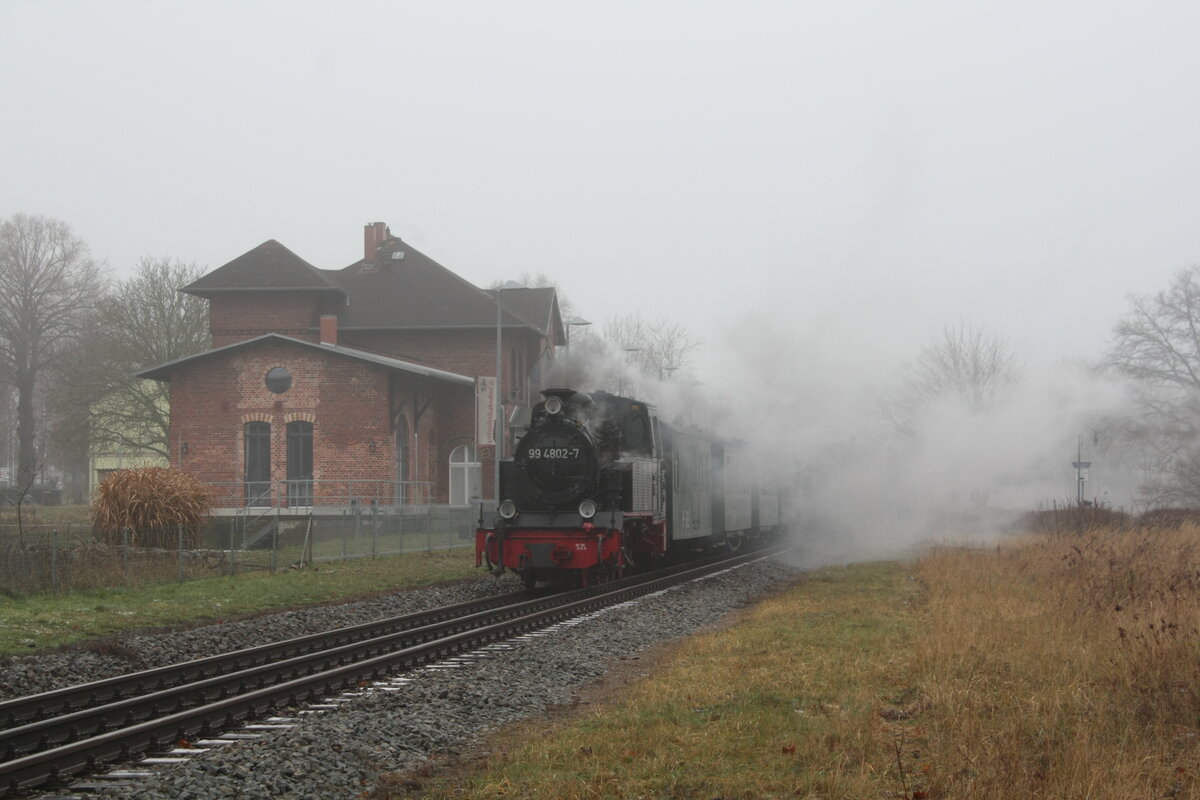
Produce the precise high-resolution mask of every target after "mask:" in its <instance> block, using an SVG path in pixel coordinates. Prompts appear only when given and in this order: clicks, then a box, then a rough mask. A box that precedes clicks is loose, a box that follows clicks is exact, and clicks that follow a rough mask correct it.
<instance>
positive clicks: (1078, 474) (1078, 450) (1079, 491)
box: [1071, 428, 1100, 506]
mask: <svg viewBox="0 0 1200 800" xmlns="http://www.w3.org/2000/svg"><path fill="white" fill-rule="evenodd" d="M1084 431H1085V432H1086V431H1091V432H1092V446H1093V447H1095V446H1096V442H1098V441H1099V440H1100V434H1098V433H1096V429H1095V428H1084ZM1071 466H1073V467H1075V485H1076V488H1075V502H1076V503H1077V504H1078V505H1080V506H1082V505H1083V485H1084V484H1085V483H1087V479H1088V469H1089V468H1090V467H1091V466H1092V462H1090V461H1084V460H1083V434H1082V433H1080V434H1079V441H1078V442H1077V443H1076V446H1075V461H1073V462H1072V463H1071Z"/></svg>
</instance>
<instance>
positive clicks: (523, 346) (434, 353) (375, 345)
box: [338, 328, 543, 403]
mask: <svg viewBox="0 0 1200 800" xmlns="http://www.w3.org/2000/svg"><path fill="white" fill-rule="evenodd" d="M542 341H543V340H542V338H541V337H540V336H538V335H537V334H535V333H533V332H532V331H528V330H521V331H514V330H507V331H505V332H504V336H503V340H502V343H501V360H502V366H501V382H502V390H501V394H502V396H503V397H504V399H505V401H506V402H508V401H510V400H512V399H513V395H512V394H511V392H512V387H511V386H510V383H511V381H510V377H509V376H510V368H511V361H512V357H513V351H514V350H517V349H520V350H522V351H523V352H524V359H523V363H524V366H525V370H524V372H525V375H526V376H528V373H529V371H530V370H531V369H532V368H533V365H534V363H536V361H537V359H538V356H539V355H540V349H539V348H540V344H541V342H542ZM338 343H339V344H341V345H344V346H345V347H353V348H357V349H360V350H367V351H369V352H372V353H380V354H381V355H386V356H391V357H392V358H399V359H402V360H404V361H412V362H414V363H416V364H423V365H425V366H430V367H436V368H437V369H444V370H446V371H447V372H454V373H457V374H459V375H467V376H468V377H472V378H476V377H479V376H486V377H491V376H494V375H495V374H496V331H495V329H486V330H485V329H482V328H481V329H477V330H441V331H437V330H430V331H351V330H343V331H339V332H338ZM530 394H531V390H530V388H529V386H528V383H527V381H526V383H525V385H522V386H518V387H517V392H516V399H517V400H518V401H519V402H522V403H528V402H530Z"/></svg>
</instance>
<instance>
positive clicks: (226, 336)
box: [208, 292, 319, 348]
mask: <svg viewBox="0 0 1200 800" xmlns="http://www.w3.org/2000/svg"><path fill="white" fill-rule="evenodd" d="M317 300H318V295H317V294H316V293H315V292H247V293H244V294H232V293H231V294H219V295H217V296H215V297H212V298H210V299H209V301H208V329H209V333H211V334H212V346H213V348H217V347H224V346H225V345H227V344H233V343H234V342H241V341H245V340H246V339H253V338H254V337H256V336H262V335H263V334H265V333H281V334H283V335H284V336H292V337H294V338H297V339H305V340H308V341H314V342H315V341H316V340H317V337H316V334H315V332H312V333H310V332H309V328H312V327H315V326H316V325H317V319H318V316H319V315H318V305H317Z"/></svg>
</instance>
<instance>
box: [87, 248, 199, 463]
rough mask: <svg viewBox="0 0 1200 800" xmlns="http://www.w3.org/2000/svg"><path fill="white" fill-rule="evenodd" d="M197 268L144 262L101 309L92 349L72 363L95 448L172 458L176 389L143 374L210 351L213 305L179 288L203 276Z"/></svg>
mask: <svg viewBox="0 0 1200 800" xmlns="http://www.w3.org/2000/svg"><path fill="white" fill-rule="evenodd" d="M204 272H205V270H204V269H203V268H202V267H199V266H197V265H196V264H187V263H183V262H180V261H173V260H171V259H170V258H162V257H159V258H151V257H145V258H143V259H142V260H141V262H140V263H139V264H138V268H137V272H136V273H135V274H134V275H133V276H132V277H130V278H128V279H126V280H123V281H121V282H120V283H118V284H117V286H116V288H115V291H113V292H112V293H111V294H109V295H107V296H105V297H104V298H103V300H102V301H101V302H100V303H99V306H98V308H97V309H96V314H95V316H94V318H93V320H92V325H91V330H90V333H89V336H88V337H87V343H86V345H85V346H83V347H80V348H78V349H76V351H75V352H74V356H73V358H72V359H71V363H70V366H69V371H70V374H71V375H72V379H71V381H70V386H71V393H72V395H73V400H74V405H75V406H76V407H77V409H78V414H77V418H78V419H83V420H86V427H87V438H88V442H89V444H90V445H91V446H93V447H95V446H103V447H111V448H115V449H118V450H132V451H138V450H149V451H153V452H156V453H158V454H160V455H163V456H169V455H170V450H169V448H168V445H167V434H168V432H169V422H170V413H169V387H168V386H167V385H166V384H164V383H160V382H158V381H150V380H145V379H142V378H138V377H137V373H138V372H141V371H142V370H145V369H149V368H150V367H154V366H158V365H159V364H165V363H167V362H168V361H174V360H175V359H178V358H184V357H186V356H190V355H194V354H195V353H199V352H202V351H204V350H207V349H208V347H209V335H208V308H207V305H206V304H205V302H204V301H203V300H202V299H200V298H198V297H193V296H191V295H186V294H183V293H182V292H180V291H179V288H180V287H182V286H186V285H187V284H189V283H191V282H192V281H194V280H196V279H197V278H199V277H200V276H201V275H203V274H204Z"/></svg>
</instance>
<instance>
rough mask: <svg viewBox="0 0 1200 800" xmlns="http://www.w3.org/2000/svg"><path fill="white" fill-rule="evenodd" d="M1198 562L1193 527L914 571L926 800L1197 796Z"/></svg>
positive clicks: (989, 554)
mask: <svg viewBox="0 0 1200 800" xmlns="http://www.w3.org/2000/svg"><path fill="white" fill-rule="evenodd" d="M1198 559H1200V527H1197V526H1196V525H1195V524H1192V523H1184V524H1182V525H1180V526H1179V527H1177V528H1175V529H1172V530H1162V529H1159V530H1146V529H1135V530H1125V531H1112V530H1099V529H1093V530H1090V531H1087V532H1084V533H1081V534H1079V535H1072V536H1033V537H1028V538H1025V539H1022V540H1020V541H1018V542H1015V543H1012V544H1011V545H1006V546H1003V547H999V548H996V549H995V550H991V551H980V550H975V551H968V550H955V549H944V550H939V551H936V552H933V553H931V554H930V555H929V556H928V557H926V558H925V559H923V560H922V562H921V563H920V564H919V575H920V578H921V580H922V581H923V583H924V585H925V586H926V587H927V590H928V591H927V597H928V601H929V605H928V609H929V613H930V619H931V624H930V627H929V629H928V630H927V631H926V632H925V634H924V635H923V637H922V638H921V640H920V642H919V644H918V662H919V665H920V667H919V668H920V672H921V684H922V686H923V688H924V692H925V695H926V698H927V705H926V708H925V710H924V713H923V714H922V715H921V724H922V725H923V727H924V729H925V732H926V734H927V737H928V738H927V744H928V746H929V751H928V752H929V753H930V754H931V762H932V763H933V764H934V765H935V766H936V771H935V773H936V779H935V780H933V781H932V784H931V794H930V796H931V797H933V796H944V797H961V796H967V795H969V796H973V797H1000V796H1004V797H1024V796H1028V797H1035V796H1040V797H1074V796H1078V797H1093V798H1105V797H1113V798H1116V797H1185V796H1186V797H1192V796H1198V795H1200V783H1197V777H1196V776H1197V775H1200V695H1198V694H1197V687H1200V560H1198ZM935 792H936V793H935Z"/></svg>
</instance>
